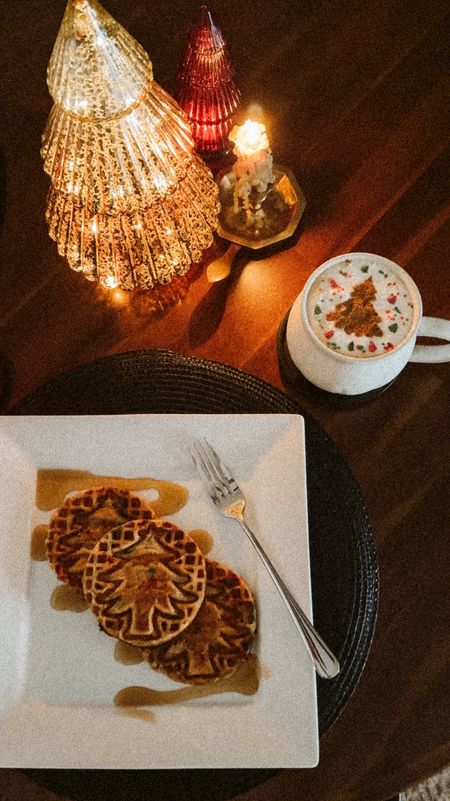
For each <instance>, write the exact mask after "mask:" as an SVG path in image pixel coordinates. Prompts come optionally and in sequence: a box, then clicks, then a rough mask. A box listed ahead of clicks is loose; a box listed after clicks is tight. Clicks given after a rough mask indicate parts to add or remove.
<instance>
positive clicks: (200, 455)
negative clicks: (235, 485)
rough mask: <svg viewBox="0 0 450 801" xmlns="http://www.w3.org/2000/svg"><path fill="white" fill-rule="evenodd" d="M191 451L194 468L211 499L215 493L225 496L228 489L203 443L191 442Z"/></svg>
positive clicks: (198, 441)
mask: <svg viewBox="0 0 450 801" xmlns="http://www.w3.org/2000/svg"><path fill="white" fill-rule="evenodd" d="M192 450H193V452H194V454H195V457H194V456H193V458H194V463H195V466H196V467H197V470H198V471H199V473H200V476H201V477H202V479H203V481H204V482H205V483H206V485H207V487H208V491H209V494H210V495H211V497H212V498H214V494H215V493H217V492H220V494H221V495H222V496H224V495H227V494H228V487H227V485H226V483H225V482H224V480H223V478H222V477H221V476H220V473H219V471H218V469H217V468H216V466H215V465H214V463H213V462H212V460H211V458H210V456H209V455H208V453H207V451H206V449H205V447H204V445H203V443H202V442H200V440H196V439H195V440H193V442H192ZM191 455H192V453H191Z"/></svg>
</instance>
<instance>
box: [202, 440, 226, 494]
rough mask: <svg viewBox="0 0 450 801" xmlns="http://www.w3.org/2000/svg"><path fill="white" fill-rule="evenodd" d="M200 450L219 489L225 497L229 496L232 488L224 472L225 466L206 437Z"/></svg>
mask: <svg viewBox="0 0 450 801" xmlns="http://www.w3.org/2000/svg"><path fill="white" fill-rule="evenodd" d="M200 450H201V453H202V455H203V460H204V461H205V462H206V467H207V469H208V470H209V471H210V473H211V479H212V480H213V481H216V482H217V486H218V488H219V489H220V491H221V492H222V493H223V494H224V495H228V494H229V492H230V489H231V488H230V484H229V481H228V476H227V475H226V473H225V471H224V465H223V463H222V461H221V459H219V457H218V455H217V453H216V452H215V450H214V448H213V447H212V446H211V445H210V444H209V442H208V440H207V439H206V438H205V437H203V442H201V443H200Z"/></svg>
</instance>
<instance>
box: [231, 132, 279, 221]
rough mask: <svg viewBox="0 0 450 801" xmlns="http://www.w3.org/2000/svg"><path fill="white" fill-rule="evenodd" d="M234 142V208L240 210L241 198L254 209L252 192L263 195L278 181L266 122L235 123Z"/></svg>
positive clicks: (232, 138) (246, 207)
mask: <svg viewBox="0 0 450 801" xmlns="http://www.w3.org/2000/svg"><path fill="white" fill-rule="evenodd" d="M230 139H231V140H232V141H233V142H234V144H235V148H234V152H235V155H236V156H237V161H236V162H235V163H234V164H233V174H234V176H235V188H234V210H235V212H237V211H238V208H239V202H240V200H242V203H243V206H244V208H245V210H246V212H247V217H248V216H249V213H250V201H249V197H250V193H251V192H252V191H255V192H257V193H258V194H259V195H262V194H263V193H264V192H266V191H267V189H268V187H269V186H270V184H272V183H273V182H274V181H275V175H274V173H273V169H272V168H273V159H272V152H271V150H270V145H269V140H268V138H267V134H266V129H265V126H264V125H263V124H262V123H260V122H255V121H254V120H246V122H245V123H244V124H243V125H240V126H235V127H234V128H233V130H232V131H231V134H230Z"/></svg>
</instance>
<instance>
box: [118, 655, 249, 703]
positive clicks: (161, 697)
mask: <svg viewBox="0 0 450 801" xmlns="http://www.w3.org/2000/svg"><path fill="white" fill-rule="evenodd" d="M260 672H261V671H260V666H259V662H258V659H257V657H256V656H255V655H254V654H250V656H249V657H248V659H247V660H246V661H245V662H243V664H242V665H241V666H240V667H239V668H238V669H237V670H236V672H235V673H233V674H232V675H231V676H228V677H226V678H224V679H219V680H218V681H214V682H210V683H208V684H190V685H187V686H185V687H182V688H181V689H178V690H152V689H151V688H150V687H140V686H130V687H124V689H123V690H119V692H118V693H116V695H115V696H114V706H116V707H120V708H121V709H124V710H125V709H126V710H128V709H130V708H131V710H134V707H147V706H164V705H167V704H179V703H183V702H184V701H191V700H192V699H193V698H205V697H208V696H212V695H219V694H221V693H233V692H234V693H240V694H241V695H254V694H255V693H256V692H257V690H258V686H259V678H260Z"/></svg>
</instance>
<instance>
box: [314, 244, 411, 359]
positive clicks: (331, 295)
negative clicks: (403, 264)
mask: <svg viewBox="0 0 450 801" xmlns="http://www.w3.org/2000/svg"><path fill="white" fill-rule="evenodd" d="M308 320H309V323H310V325H311V328H312V330H313V331H314V333H315V334H316V336H317V337H318V338H319V339H320V341H321V342H322V343H323V344H324V345H326V347H327V348H330V349H331V350H335V351H336V352H339V353H342V354H345V355H346V356H351V357H356V358H368V357H372V356H379V355H382V354H383V353H386V352H388V351H391V350H393V349H394V348H397V347H398V346H399V345H401V343H402V342H403V340H404V338H405V337H406V336H407V335H408V332H409V330H410V328H411V325H412V320H413V302H412V298H411V295H410V293H409V291H408V289H407V287H406V285H405V283H404V282H403V281H402V279H401V277H400V276H399V275H398V274H397V273H395V272H394V271H393V270H392V271H391V270H390V268H388V267H385V265H384V263H383V266H381V265H380V263H379V262H378V261H377V259H376V257H375V256H373V257H368V255H367V254H355V255H354V256H352V257H351V258H348V259H344V260H342V261H338V262H337V263H336V264H333V265H332V266H330V267H328V268H327V269H326V270H324V271H323V272H322V273H321V274H320V275H319V276H318V278H317V279H316V281H315V282H314V284H313V285H312V287H311V289H310V291H309V293H308Z"/></svg>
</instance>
